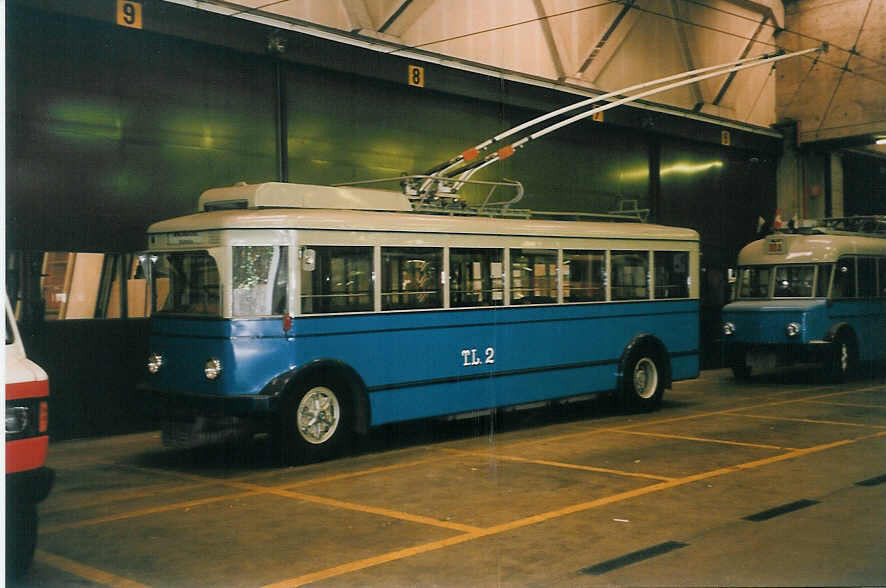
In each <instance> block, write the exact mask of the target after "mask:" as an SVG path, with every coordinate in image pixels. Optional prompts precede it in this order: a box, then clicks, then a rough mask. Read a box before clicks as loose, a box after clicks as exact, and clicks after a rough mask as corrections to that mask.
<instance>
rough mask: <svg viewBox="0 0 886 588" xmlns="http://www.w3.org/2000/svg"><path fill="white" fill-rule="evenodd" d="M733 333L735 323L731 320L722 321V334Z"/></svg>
mask: <svg viewBox="0 0 886 588" xmlns="http://www.w3.org/2000/svg"><path fill="white" fill-rule="evenodd" d="M733 333H735V324H734V323H731V322H725V323H723V334H724V335H732V334H733Z"/></svg>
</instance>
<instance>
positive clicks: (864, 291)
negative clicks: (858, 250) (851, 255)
mask: <svg viewBox="0 0 886 588" xmlns="http://www.w3.org/2000/svg"><path fill="white" fill-rule="evenodd" d="M858 295H859V297H861V298H873V297H874V296H876V295H877V260H876V259H874V258H872V257H860V258H858Z"/></svg>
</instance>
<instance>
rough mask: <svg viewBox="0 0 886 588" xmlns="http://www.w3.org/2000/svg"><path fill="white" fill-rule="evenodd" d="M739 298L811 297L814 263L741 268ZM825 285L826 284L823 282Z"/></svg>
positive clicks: (813, 281) (813, 291) (813, 290)
mask: <svg viewBox="0 0 886 588" xmlns="http://www.w3.org/2000/svg"><path fill="white" fill-rule="evenodd" d="M739 280H740V281H739V289H738V297H739V298H745V299H748V298H769V297H770V287H771V292H772V294H771V296H772V298H811V297H812V296H814V295H816V293H815V288H814V285H815V266H814V265H798V264H791V265H776V266H754V267H744V268H741V270H740V273H739ZM824 285H825V287H826V286H827V284H826V283H825V284H824Z"/></svg>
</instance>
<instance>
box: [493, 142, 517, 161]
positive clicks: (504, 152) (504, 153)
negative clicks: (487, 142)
mask: <svg viewBox="0 0 886 588" xmlns="http://www.w3.org/2000/svg"><path fill="white" fill-rule="evenodd" d="M496 153H497V154H498V158H499V159H507V158H508V157H510V156H511V155H513V154H514V147H513V146H512V145H508V146H506V147H502V148H501V149H499V150H498V151H496Z"/></svg>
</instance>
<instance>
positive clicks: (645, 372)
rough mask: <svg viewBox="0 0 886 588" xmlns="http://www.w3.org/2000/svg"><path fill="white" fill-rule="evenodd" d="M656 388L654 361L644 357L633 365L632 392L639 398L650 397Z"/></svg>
mask: <svg viewBox="0 0 886 588" xmlns="http://www.w3.org/2000/svg"><path fill="white" fill-rule="evenodd" d="M657 388H658V369H657V368H656V367H655V362H654V361H652V360H651V359H649V358H648V357H644V358H642V359H640V361H638V362H637V365H636V366H634V392H636V393H637V396H639V397H640V398H651V397H652V396H653V395H655V390H656V389H657Z"/></svg>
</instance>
